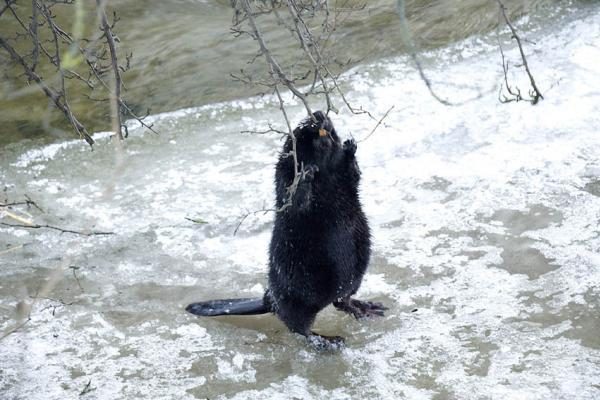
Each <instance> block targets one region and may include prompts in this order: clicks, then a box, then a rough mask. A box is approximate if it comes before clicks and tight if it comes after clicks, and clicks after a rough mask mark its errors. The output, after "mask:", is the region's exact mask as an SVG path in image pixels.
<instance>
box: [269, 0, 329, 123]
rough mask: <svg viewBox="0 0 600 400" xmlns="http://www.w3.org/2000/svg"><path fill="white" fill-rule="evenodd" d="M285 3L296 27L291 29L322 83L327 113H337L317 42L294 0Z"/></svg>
mask: <svg viewBox="0 0 600 400" xmlns="http://www.w3.org/2000/svg"><path fill="white" fill-rule="evenodd" d="M287 5H288V10H289V12H290V15H291V16H292V19H293V20H294V25H295V27H296V29H293V31H294V32H295V33H296V35H297V36H298V40H299V41H300V45H301V46H302V48H303V49H304V53H305V54H306V55H307V57H308V59H309V60H310V62H311V64H312V65H313V68H314V71H315V77H318V79H319V80H320V81H321V85H323V90H324V92H325V100H326V101H327V112H328V113H329V110H332V111H333V112H335V113H337V112H338V110H337V108H335V106H334V105H333V102H332V101H331V96H330V94H331V90H330V89H329V86H328V84H327V80H326V79H325V77H324V76H323V74H321V68H322V67H323V63H322V58H321V54H320V52H319V51H318V44H317V42H316V41H315V40H312V35H311V33H310V31H309V29H308V27H307V26H306V24H305V23H304V20H303V19H302V18H301V17H300V15H299V14H298V11H297V10H296V7H295V2H294V1H291V0H288V1H287ZM276 15H278V14H276ZM300 24H302V27H303V28H304V29H303V31H304V33H305V34H306V35H307V36H308V37H309V38H310V45H311V46H312V48H313V49H315V50H316V54H317V60H315V58H314V57H313V55H312V52H311V51H310V49H309V48H308V44H307V43H306V41H305V40H304V35H303V34H302V33H303V32H300V29H301V25H300ZM315 81H316V79H315ZM313 87H314V85H313Z"/></svg>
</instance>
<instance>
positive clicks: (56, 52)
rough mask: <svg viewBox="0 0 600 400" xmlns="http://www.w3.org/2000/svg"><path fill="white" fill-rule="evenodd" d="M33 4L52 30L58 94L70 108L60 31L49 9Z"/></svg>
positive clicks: (42, 5)
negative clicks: (57, 76)
mask: <svg viewBox="0 0 600 400" xmlns="http://www.w3.org/2000/svg"><path fill="white" fill-rule="evenodd" d="M34 5H37V6H38V7H40V10H41V11H42V14H43V15H44V18H45V19H46V22H47V24H48V27H49V28H50V30H51V32H52V37H53V40H52V42H53V43H54V56H53V57H52V58H51V59H53V60H54V62H53V63H54V64H55V65H56V68H57V69H58V75H59V78H60V94H61V95H62V98H63V103H64V104H65V107H67V108H68V109H70V108H71V107H70V106H69V102H68V100H67V89H66V86H65V71H64V69H63V68H62V64H61V57H60V45H59V39H58V37H59V35H60V33H59V31H58V30H57V29H56V25H55V24H54V19H53V17H52V13H51V12H50V9H49V8H48V7H47V6H46V5H45V4H43V3H42V4H41V5H40V4H38V3H37V1H35V0H34ZM71 115H72V114H71ZM69 121H70V122H71V124H72V125H74V126H75V124H74V123H73V121H72V120H71V119H70V117H69ZM80 135H81V133H80Z"/></svg>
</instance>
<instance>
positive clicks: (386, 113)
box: [358, 105, 395, 143]
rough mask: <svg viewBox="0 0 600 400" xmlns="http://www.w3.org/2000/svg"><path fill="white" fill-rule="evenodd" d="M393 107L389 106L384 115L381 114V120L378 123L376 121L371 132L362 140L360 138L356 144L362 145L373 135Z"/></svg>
mask: <svg viewBox="0 0 600 400" xmlns="http://www.w3.org/2000/svg"><path fill="white" fill-rule="evenodd" d="M394 107H395V106H394V105H393V106H391V107H390V108H389V109H388V110H387V111H386V112H385V114H383V117H381V119H380V120H379V121H377V125H375V127H374V128H373V130H371V132H369V134H368V135H367V136H365V137H364V138H362V139H361V140H359V141H358V143H362V142H364V141H365V140H367V139H368V138H370V137H371V135H373V133H375V131H376V130H377V128H378V127H379V125H381V123H382V122H383V120H384V119H385V118H386V117H387V116H388V114H389V113H390V111H392V110H393V109H394Z"/></svg>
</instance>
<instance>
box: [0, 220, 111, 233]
mask: <svg viewBox="0 0 600 400" xmlns="http://www.w3.org/2000/svg"><path fill="white" fill-rule="evenodd" d="M0 225H2V226H8V227H11V228H27V229H42V228H45V229H53V230H56V231H59V232H62V233H72V234H75V235H81V236H94V235H98V236H104V235H114V234H115V233H114V232H97V231H91V232H83V231H75V230H72V229H64V228H59V227H57V226H53V225H39V224H31V225H28V224H8V223H6V222H0Z"/></svg>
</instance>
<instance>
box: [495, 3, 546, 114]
mask: <svg viewBox="0 0 600 400" xmlns="http://www.w3.org/2000/svg"><path fill="white" fill-rule="evenodd" d="M496 2H497V3H498V7H499V12H500V14H501V15H502V17H503V19H504V21H505V22H506V25H507V26H508V28H509V29H510V32H511V38H512V39H514V40H515V41H516V42H517V46H518V48H519V53H520V55H521V60H522V63H523V64H522V66H523V68H525V72H526V73H527V76H528V77H529V83H530V84H531V90H530V91H529V96H530V97H531V98H530V99H524V98H523V97H522V96H521V91H520V90H519V88H516V89H515V90H516V91H513V90H512V89H511V87H510V85H509V84H508V76H507V74H508V62H507V61H506V62H505V57H504V51H503V50H502V44H501V43H500V38H498V45H499V47H500V54H501V55H502V69H503V71H504V80H505V83H506V90H507V91H508V92H509V94H511V95H512V96H513V98H512V99H509V98H506V97H504V100H503V99H500V101H501V102H503V103H506V102H510V101H520V100H527V101H529V102H530V103H531V104H533V105H536V104H537V103H538V102H539V101H540V100H543V99H544V96H542V93H541V92H540V90H539V89H538V87H537V85H536V83H535V79H534V78H533V74H532V73H531V70H530V69H529V63H528V62H527V57H526V56H525V51H524V50H523V44H522V39H521V37H520V36H519V34H518V33H517V30H516V29H515V27H514V25H513V24H512V22H511V21H510V18H509V17H508V14H507V13H506V6H505V5H504V3H502V0H496ZM500 90H502V88H500Z"/></svg>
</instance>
